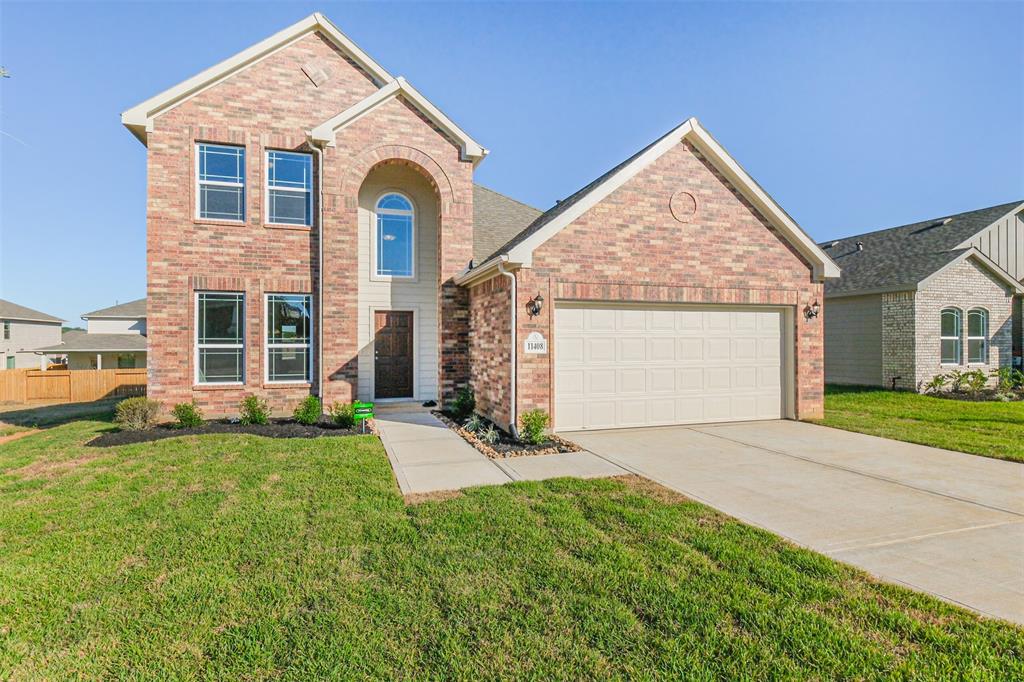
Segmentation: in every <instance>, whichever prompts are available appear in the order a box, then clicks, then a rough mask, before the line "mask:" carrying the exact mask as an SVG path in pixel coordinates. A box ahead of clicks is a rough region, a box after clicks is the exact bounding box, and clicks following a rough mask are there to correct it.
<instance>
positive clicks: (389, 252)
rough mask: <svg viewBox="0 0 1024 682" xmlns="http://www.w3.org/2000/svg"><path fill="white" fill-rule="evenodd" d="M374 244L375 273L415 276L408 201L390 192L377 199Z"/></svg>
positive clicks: (413, 234) (412, 219)
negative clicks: (375, 251) (375, 255)
mask: <svg viewBox="0 0 1024 682" xmlns="http://www.w3.org/2000/svg"><path fill="white" fill-rule="evenodd" d="M376 213H377V222H376V235H375V238H374V244H375V246H376V249H377V257H376V265H375V274H376V275H377V276H379V277H410V278H411V277H414V276H415V274H416V273H415V267H414V262H415V251H416V249H415V239H416V227H415V226H416V216H415V212H414V211H413V206H412V202H411V201H409V199H408V198H406V197H404V196H403V195H401V194H398V193H395V192H390V193H388V194H385V195H384V196H382V197H381V198H380V199H379V200H378V201H377V206H376Z"/></svg>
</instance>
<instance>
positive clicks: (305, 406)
mask: <svg viewBox="0 0 1024 682" xmlns="http://www.w3.org/2000/svg"><path fill="white" fill-rule="evenodd" d="M321 414H323V405H322V404H321V402H320V398H317V397H316V396H315V395H307V396H306V397H305V398H303V399H302V402H301V403H299V406H298V407H296V408H295V412H293V413H292V417H294V418H295V421H297V422H299V423H300V424H305V425H306V426H312V425H313V424H316V423H317V422H318V421H320V415H321Z"/></svg>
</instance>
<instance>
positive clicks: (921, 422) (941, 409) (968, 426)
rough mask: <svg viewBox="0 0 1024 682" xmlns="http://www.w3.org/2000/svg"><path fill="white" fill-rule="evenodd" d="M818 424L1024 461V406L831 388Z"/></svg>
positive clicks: (1023, 403) (842, 387)
mask: <svg viewBox="0 0 1024 682" xmlns="http://www.w3.org/2000/svg"><path fill="white" fill-rule="evenodd" d="M819 423H821V424H824V425H825V426H834V427H835V428H839V429H846V430H847V431H859V432H860V433H869V434H871V435H873V436H883V437H885V438H895V439H896V440H905V441H908V442H911V443H920V444H922V445H931V446H934V447H937V448H945V449H947V450H959V451H960V452H968V453H971V454H974V455H983V456H985V457H994V458H996V459H1008V460H1010V461H1013V462H1024V402H1016V403H1001V402H967V401H962V400H950V399H948V398H934V397H932V396H927V395H919V394H917V393H905V392H894V391H884V390H882V389H878V388H863V387H854V386H827V387H826V388H825V418H824V419H823V420H821V421H820V422H819Z"/></svg>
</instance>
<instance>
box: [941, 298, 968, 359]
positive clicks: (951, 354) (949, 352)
mask: <svg viewBox="0 0 1024 682" xmlns="http://www.w3.org/2000/svg"><path fill="white" fill-rule="evenodd" d="M962 328H963V327H962V323H961V318H960V311H959V310H957V309H956V308H946V309H945V310H943V311H942V322H941V329H940V332H939V333H940V336H941V342H940V343H941V346H942V364H944V365H959V364H960V358H961V357H963V348H962V345H961V344H962V341H961V337H960V334H961V329H962Z"/></svg>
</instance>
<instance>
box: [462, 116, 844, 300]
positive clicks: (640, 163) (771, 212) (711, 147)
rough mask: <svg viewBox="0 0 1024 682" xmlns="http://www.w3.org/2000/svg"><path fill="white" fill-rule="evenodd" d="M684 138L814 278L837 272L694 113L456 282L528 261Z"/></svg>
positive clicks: (531, 225)
mask: <svg viewBox="0 0 1024 682" xmlns="http://www.w3.org/2000/svg"><path fill="white" fill-rule="evenodd" d="M684 140H685V141H688V142H690V143H691V144H693V145H694V147H696V148H697V149H698V150H700V152H701V153H702V154H703V155H704V156H705V158H706V159H707V160H708V161H709V162H710V163H711V164H712V165H714V166H715V168H716V169H718V171H719V172H720V173H722V175H723V176H725V178H726V179H727V180H729V182H731V183H732V184H733V186H734V187H735V188H736V189H737V190H738V191H739V192H740V193H741V194H743V195H744V197H746V199H747V200H748V201H750V203H751V204H753V206H754V207H755V208H756V209H757V210H758V211H759V212H760V213H761V215H763V216H764V217H765V218H766V219H767V220H768V222H770V223H771V224H772V225H773V226H774V227H775V228H776V229H777V230H779V232H780V234H781V235H782V236H783V238H785V239H787V240H788V241H789V243H790V244H792V245H793V247H794V248H795V249H796V250H797V251H799V252H800V253H801V254H802V255H803V256H804V257H805V258H807V260H808V261H809V262H810V263H811V264H812V266H813V268H814V277H815V279H824V278H829V277H838V276H839V268H838V267H837V266H836V264H835V263H834V262H833V261H832V259H830V258H829V257H828V255H826V254H825V252H824V251H822V249H821V248H820V247H819V246H818V245H817V244H815V243H814V241H813V240H812V239H811V238H810V237H809V236H808V235H807V233H806V232H804V231H803V230H802V229H801V228H800V226H799V225H797V224H796V222H795V221H794V220H793V219H792V218H791V217H790V216H789V214H787V213H786V212H785V211H784V210H782V207H781V206H779V205H778V204H777V203H776V202H775V200H774V199H772V198H771V196H770V195H769V194H768V193H767V192H765V191H764V189H762V188H761V186H760V185H758V184H757V183H756V182H755V181H754V179H753V178H751V177H750V175H748V174H747V172H746V171H745V170H743V168H742V167H741V166H740V165H739V164H738V163H737V162H736V161H735V159H733V158H732V157H731V156H729V154H728V152H726V151H725V149H723V148H722V146H721V145H719V144H718V142H717V141H716V140H715V139H714V138H713V137H712V136H711V134H710V133H708V132H707V131H706V130H705V129H704V128H703V127H702V126H701V125H700V123H699V122H698V121H697V119H696V118H690V119H687V120H686V121H685V122H684V123H682V124H681V125H679V126H677V127H675V128H673V129H672V130H670V131H669V132H668V133H666V134H665V135H662V136H661V137H659V138H658V139H657V140H655V141H654V142H652V143H651V144H649V145H647V146H646V147H644V148H643V149H641V150H640V151H638V152H637V153H636V154H634V155H632V156H631V157H629V158H628V159H626V160H625V161H623V162H622V163H620V164H618V165H617V166H615V167H614V168H612V169H611V170H609V171H608V172H607V173H605V174H604V175H601V176H600V177H598V178H597V179H596V180H594V181H593V182H591V183H589V184H587V185H586V186H584V187H583V188H581V189H580V190H578V191H577V192H575V193H573V194H572V195H570V196H569V197H568V198H566V199H564V200H563V201H560V202H558V203H557V204H555V206H553V207H552V208H551V209H549V210H548V211H546V212H545V213H544V214H542V215H541V216H540V217H538V218H537V219H536V220H534V221H533V222H532V223H531V224H530V225H529V226H527V227H526V229H524V230H523V231H522V232H520V233H519V234H517V235H516V236H514V237H513V238H512V239H510V240H509V241H508V242H507V243H505V244H504V245H502V246H501V247H499V248H498V249H496V250H495V252H494V253H492V254H491V255H490V256H489V257H488V258H487V259H486V260H485V262H484V263H482V264H481V265H480V266H479V267H477V268H474V269H473V270H471V271H466V272H463V273H462V274H461V275H459V276H458V277H457V278H456V281H457V282H459V283H460V284H464V283H469V282H471V281H473V280H476V279H479V278H480V277H483V276H484V275H485V274H486V273H485V271H489V270H491V269H493V268H494V267H496V263H497V262H498V261H499V260H501V261H508V262H510V263H517V264H521V265H525V266H529V265H531V263H532V259H533V250H534V249H535V248H537V247H538V246H540V245H541V244H543V243H544V242H546V241H547V240H548V239H550V238H551V237H553V236H554V235H555V234H557V233H558V232H559V231H560V230H562V229H563V228H565V227H566V226H568V225H570V224H571V223H572V222H573V221H574V220H576V218H578V217H579V216H581V215H583V214H584V213H586V212H587V211H588V210H589V209H590V208H592V207H593V206H595V205H596V204H598V203H599V202H600V201H601V200H603V199H604V198H605V197H607V196H608V195H609V194H611V193H612V192H614V191H615V190H616V189H618V188H619V187H621V186H622V185H624V184H625V183H626V182H628V181H629V180H630V179H632V178H633V177H635V176H636V175H637V174H638V173H639V172H640V171H642V170H643V169H644V168H646V167H647V166H649V165H650V164H651V163H653V162H654V161H656V160H657V159H658V158H660V157H661V156H663V155H664V154H666V153H667V152H668V151H669V150H671V149H672V148H673V147H675V145H677V144H679V143H681V142H683V141H684Z"/></svg>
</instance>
